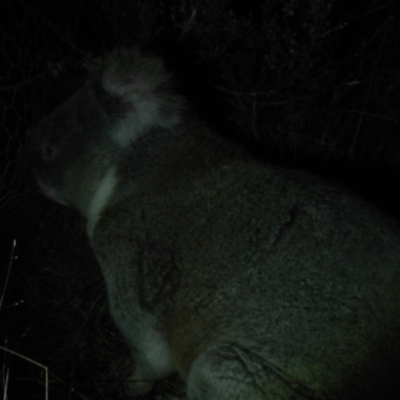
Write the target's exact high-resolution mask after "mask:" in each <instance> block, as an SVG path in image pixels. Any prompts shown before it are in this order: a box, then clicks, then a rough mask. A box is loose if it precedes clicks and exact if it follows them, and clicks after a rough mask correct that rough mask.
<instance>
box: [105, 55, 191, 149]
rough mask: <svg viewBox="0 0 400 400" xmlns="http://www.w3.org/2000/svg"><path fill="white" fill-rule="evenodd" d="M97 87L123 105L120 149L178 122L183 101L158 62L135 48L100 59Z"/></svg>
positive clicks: (162, 65)
mask: <svg viewBox="0 0 400 400" xmlns="http://www.w3.org/2000/svg"><path fill="white" fill-rule="evenodd" d="M101 84H102V86H103V89H104V90H105V91H106V93H108V94H109V95H111V96H114V97H117V98H119V99H120V100H121V102H122V104H123V105H124V113H123V125H124V127H123V128H122V127H121V130H120V131H119V132H118V133H116V134H117V137H116V140H117V141H118V142H119V143H120V144H121V145H123V146H125V145H126V144H127V143H129V142H130V141H132V140H134V139H135V138H137V137H138V136H140V135H142V134H143V133H145V132H147V131H148V130H149V129H151V128H154V127H157V126H158V127H163V128H167V129H172V128H173V127H174V126H175V125H177V124H178V123H179V122H180V120H181V114H182V110H183V108H184V101H183V98H182V97H181V96H179V95H178V94H177V93H175V91H174V84H173V80H172V78H171V76H170V74H168V73H167V72H166V70H165V68H164V64H163V62H162V60H160V59H159V58H157V57H155V56H149V55H144V54H143V53H141V52H140V51H139V50H138V49H118V50H115V51H113V52H111V53H109V54H108V55H107V56H106V57H104V59H103V62H102V67H101Z"/></svg>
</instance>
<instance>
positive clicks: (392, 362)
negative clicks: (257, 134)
mask: <svg viewBox="0 0 400 400" xmlns="http://www.w3.org/2000/svg"><path fill="white" fill-rule="evenodd" d="M25 154H26V155H25V158H26V162H27V163H28V164H29V166H30V170H31V171H32V173H33V176H34V179H35V181H36V182H37V185H38V187H39V188H40V190H41V191H42V192H43V194H44V195H46V196H47V197H49V198H50V199H53V200H54V201H56V202H58V203H61V204H64V205H66V206H71V207H74V208H75V209H77V210H78V211H79V212H80V214H81V215H82V216H83V217H84V218H85V221H86V227H87V234H88V237H89V240H90V243H91V247H92V249H93V251H94V253H95V255H96V258H97V260H98V262H99V265H100V268H101V271H102V274H103V276H104V280H105V283H106V287H107V294H108V301H109V307H110V311H111V314H112V316H113V319H114V320H115V323H116V324H117V326H118V327H119V329H120V330H121V332H122V335H123V337H124V338H125V340H126V342H127V343H128V345H129V347H130V349H131V352H132V357H133V364H134V369H133V372H132V375H131V376H130V379H128V381H127V383H126V392H127V393H128V394H129V396H130V397H135V396H137V395H141V394H144V393H147V392H149V391H150V390H151V389H152V387H153V385H154V382H156V381H157V380H160V379H162V378H164V377H167V376H168V375H170V374H172V373H178V374H179V375H180V376H181V377H182V379H183V380H184V381H185V382H186V387H187V399H188V400H289V399H290V400H293V399H298V400H305V399H354V398H357V396H361V397H360V398H363V399H366V398H375V397H373V395H372V393H373V389H374V387H375V386H376V385H375V383H376V380H377V379H378V378H379V377H385V376H386V371H389V372H390V370H392V372H393V370H394V369H395V368H398V367H399V365H400V364H399V362H398V361H399V359H400V357H399V355H400V318H399V317H400V230H399V227H398V226H397V223H396V222H395V221H393V220H392V219H391V218H389V217H387V216H386V215H384V214H383V213H381V212H380V211H379V210H377V209H375V208H374V207H373V206H371V205H370V204H369V203H367V202H366V201H364V200H363V199H361V198H359V197H357V196H356V195H354V194H352V193H350V192H349V191H347V190H345V189H344V188H341V187H340V186H337V185H335V184H333V183H330V182H327V181H325V180H324V179H322V178H320V177H318V176H315V175H313V174H311V173H307V172H302V171H298V170H292V169H287V168H284V167H282V166H276V165H273V164H268V163H266V162H264V161H262V160H259V159H257V158H255V157H254V156H253V155H252V154H251V152H250V151H248V150H247V149H245V148H244V147H243V146H240V145H238V144H236V143H231V142H230V141H229V140H228V139H226V138H225V137H223V136H221V135H220V133H217V132H214V131H212V130H211V129H209V128H208V127H207V125H206V123H205V122H204V121H202V120H201V118H199V117H198V116H197V115H196V113H195V111H193V110H192V109H191V107H190V105H188V104H187V101H186V100H185V98H183V97H182V96H181V95H180V94H179V91H178V90H177V89H176V87H175V84H174V80H173V78H172V77H171V75H170V74H169V73H168V72H167V70H166V68H165V66H164V63H163V61H162V60H161V59H160V58H158V57H156V56H154V55H152V54H147V53H145V52H143V51H141V50H140V49H137V48H133V49H117V50H114V51H112V52H110V53H109V54H107V55H105V56H104V57H103V58H102V59H101V60H100V61H99V62H98V64H97V66H96V67H95V68H94V70H93V71H92V73H91V76H90V78H89V79H88V80H87V82H86V83H85V85H84V86H83V88H82V89H81V90H80V91H78V92H77V93H76V94H75V95H74V96H73V97H72V98H71V99H69V100H68V101H67V102H66V103H65V104H64V105H62V106H61V107H60V108H58V109H57V110H56V111H54V112H53V113H52V114H51V115H50V116H48V117H47V118H46V119H44V120H43V121H42V122H41V123H40V124H39V125H38V126H37V128H36V129H34V130H33V131H32V132H31V134H30V135H29V136H28V138H27V143H26V152H25ZM397 371H400V368H398V369H397ZM397 377H398V376H397ZM368 396H370V397H368ZM378 397H380V395H378Z"/></svg>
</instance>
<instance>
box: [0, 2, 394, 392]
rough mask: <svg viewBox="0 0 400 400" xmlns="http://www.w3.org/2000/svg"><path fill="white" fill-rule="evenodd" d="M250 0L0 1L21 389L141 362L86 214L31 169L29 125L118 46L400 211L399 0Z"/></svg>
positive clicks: (1, 135) (4, 224)
mask: <svg viewBox="0 0 400 400" xmlns="http://www.w3.org/2000/svg"><path fill="white" fill-rule="evenodd" d="M237 3H238V2H233V1H229V0H171V1H167V0H165V1H162V0H137V1H131V0H113V1H111V0H101V1H95V0H90V1H87V0H86V1H85V0H80V1H77V0H71V1H68V2H62V1H48V0H45V1H42V0H29V1H28V0H13V1H11V0H10V1H8V0H3V1H2V2H1V3H0V104H1V107H0V130H1V132H0V178H1V181H0V261H1V263H0V346H1V348H0V357H1V361H0V367H1V371H0V376H1V379H0V385H2V387H3V388H4V392H5V393H6V395H8V398H9V399H13V400H14V399H22V398H24V399H30V398H32V399H45V390H48V391H49V395H50V398H51V399H52V400H58V399H60V400H61V399H74V400H75V399H89V398H90V399H92V400H95V399H108V398H113V391H114V390H117V389H118V382H119V380H120V379H121V375H120V374H121V373H123V371H125V372H126V371H128V369H129V359H128V357H127V350H126V348H125V346H124V344H123V343H122V341H121V339H120V337H119V334H118V332H117V331H116V329H115V327H114V325H113V323H112V321H111V319H110V317H109V315H108V311H107V305H106V300H105V293H104V287H103V283H102V279H101V276H100V274H99V271H98V268H97V265H96V263H95V262H94V259H93V256H92V254H91V252H90V250H89V249H88V246H87V242H86V239H85V235H84V228H83V225H82V222H81V221H80V219H79V218H78V217H77V215H76V214H75V213H74V212H72V211H70V210H66V209H63V208H61V207H58V206H57V205H54V204H53V203H51V202H49V201H47V200H45V199H43V198H42V197H40V196H39V195H37V193H36V192H35V191H34V190H32V189H30V188H29V187H28V186H27V185H26V183H25V182H23V181H22V179H21V178H20V177H19V176H18V175H17V173H16V172H17V171H16V165H17V163H16V161H17V159H18V151H19V149H20V146H21V144H22V143H23V140H24V135H25V133H26V131H27V130H28V129H29V128H31V127H32V126H34V124H35V123H37V121H38V120H39V119H40V118H42V117H43V116H45V115H46V114H48V113H49V112H51V111H52V110H53V109H54V108H55V107H56V106H57V105H59V104H60V103H61V102H62V101H63V100H65V99H66V98H67V97H68V96H69V95H70V94H71V93H72V92H73V91H74V90H76V88H77V87H79V85H80V84H81V83H82V81H83V79H84V78H85V76H86V72H85V71H86V68H85V67H86V66H87V65H88V64H90V62H91V61H93V59H94V58H96V57H97V56H99V55H101V54H102V53H103V52H104V51H106V50H109V49H112V48H113V47H115V46H116V45H124V46H130V45H140V46H143V47H146V48H149V49H151V50H154V51H156V52H157V53H159V54H161V55H162V56H164V57H165V58H166V60H167V63H168V65H169V66H170V68H171V69H172V70H173V71H175V74H176V77H177V80H178V83H179V85H180V87H181V89H182V91H183V92H184V93H185V94H186V95H187V96H188V97H189V98H190V101H191V102H192V103H193V104H194V105H195V107H197V109H198V111H199V112H200V113H201V114H202V115H203V116H204V118H205V119H206V120H207V121H208V123H209V124H210V125H212V126H214V127H215V128H217V129H218V130H220V131H222V133H223V134H225V135H228V136H230V137H233V138H235V139H236V140H239V141H242V142H243V144H244V145H247V146H250V147H251V148H252V149H253V150H254V151H255V152H256V153H257V154H258V156H260V157H262V158H265V159H268V160H272V161H274V162H278V163H281V164H283V165H290V166H293V167H299V168H307V169H310V170H313V171H317V172H319V173H322V174H323V175H326V176H327V177H329V178H331V179H334V180H337V181H339V182H341V183H342V184H344V185H346V186H349V187H351V188H353V189H355V190H356V191H359V192H360V193H361V194H363V195H364V196H366V197H367V198H369V199H370V201H372V202H374V203H376V204H377V205H378V207H381V208H382V209H385V210H386V211H387V212H389V213H392V214H393V216H394V217H396V218H397V217H399V211H398V204H399V194H398V192H399V191H398V188H397V186H398V182H399V180H398V179H399V173H400V157H399V153H400V132H399V110H400V87H399V84H400V65H399V63H400V40H399V39H400V30H399V28H398V27H399V26H400V15H399V7H400V4H399V2H398V1H397V0H382V1H377V0H366V1H364V2H362V3H360V2H349V1H342V0H305V1H296V0H264V1H258V2H242V5H238V4H237ZM13 243H16V246H14V244H13ZM15 353H17V354H15ZM28 359H29V360H28ZM30 360H31V361H30ZM32 360H33V361H34V362H35V363H36V364H35V363H33V362H32ZM39 364H40V365H39ZM46 368H47V373H48V378H49V381H48V383H46V382H45V375H46ZM161 385H162V387H161V388H159V390H160V392H162V391H163V390H165V387H167V389H168V390H177V391H178V393H179V388H178V389H175V386H174V384H173V383H172V382H167V383H165V384H164V383H162V384H161ZM105 388H108V389H107V390H106V389H105ZM27 390H28V391H29V393H31V395H30V396H27V395H26V393H27ZM0 392H1V391H0ZM22 393H23V394H24V395H22ZM22 396H23V397H22ZM0 397H1V395H0ZM4 398H7V397H4ZM149 398H150V397H149ZM382 398H383V397H382Z"/></svg>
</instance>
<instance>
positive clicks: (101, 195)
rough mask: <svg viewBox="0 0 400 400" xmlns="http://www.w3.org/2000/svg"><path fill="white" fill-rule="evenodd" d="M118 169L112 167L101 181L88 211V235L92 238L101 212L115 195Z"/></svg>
mask: <svg viewBox="0 0 400 400" xmlns="http://www.w3.org/2000/svg"><path fill="white" fill-rule="evenodd" d="M116 172H117V171H116V168H114V167H111V168H110V169H109V170H108V171H107V172H106V173H105V175H104V177H103V179H102V180H101V181H100V183H99V186H98V188H97V191H96V193H95V194H94V196H93V198H92V201H91V202H90V205H89V210H88V214H87V215H88V222H87V233H88V235H89V237H91V236H92V234H93V231H94V228H95V227H96V224H97V221H98V220H99V216H100V213H101V211H102V210H103V209H104V207H106V206H107V204H108V203H109V201H110V198H111V196H112V195H113V193H114V188H115V186H116V184H117V174H116Z"/></svg>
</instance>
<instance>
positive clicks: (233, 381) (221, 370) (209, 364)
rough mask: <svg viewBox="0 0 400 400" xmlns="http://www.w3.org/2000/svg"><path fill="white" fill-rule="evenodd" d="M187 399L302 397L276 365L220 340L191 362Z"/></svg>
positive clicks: (300, 399)
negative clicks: (269, 364) (271, 364)
mask: <svg viewBox="0 0 400 400" xmlns="http://www.w3.org/2000/svg"><path fill="white" fill-rule="evenodd" d="M187 391H188V399H189V400H289V399H290V400H305V399H310V397H309V396H307V397H306V396H303V395H302V394H301V393H297V391H295V390H293V387H291V385H290V382H288V381H287V380H286V379H285V378H284V377H283V376H282V374H281V373H280V372H279V371H277V370H276V368H274V367H271V366H268V364H267V363H266V362H265V360H263V359H262V358H261V357H259V356H257V355H256V354H255V353H253V352H252V351H250V350H248V349H246V348H244V347H242V346H238V345H236V344H221V345H218V346H214V347H211V348H209V349H208V350H206V351H205V352H203V353H201V354H200V355H199V356H198V357H197V359H196V360H195V361H194V362H193V364H192V367H191V370H190V373H189V377H188V382H187Z"/></svg>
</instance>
